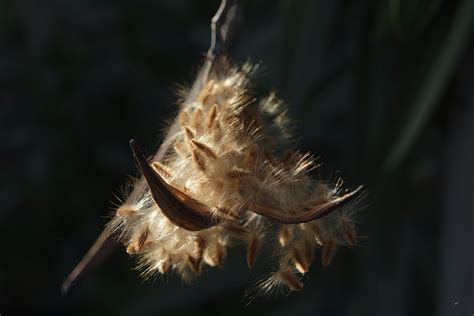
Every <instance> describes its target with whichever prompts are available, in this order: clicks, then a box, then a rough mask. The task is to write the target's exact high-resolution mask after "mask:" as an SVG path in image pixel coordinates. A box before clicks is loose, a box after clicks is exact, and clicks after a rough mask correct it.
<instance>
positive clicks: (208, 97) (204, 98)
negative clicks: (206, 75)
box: [197, 80, 215, 105]
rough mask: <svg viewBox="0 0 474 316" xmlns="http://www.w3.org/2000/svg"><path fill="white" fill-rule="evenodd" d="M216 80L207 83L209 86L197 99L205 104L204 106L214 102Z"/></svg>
mask: <svg viewBox="0 0 474 316" xmlns="http://www.w3.org/2000/svg"><path fill="white" fill-rule="evenodd" d="M214 85H215V84H214V80H211V81H209V82H208V83H207V85H206V86H205V87H204V88H203V89H202V91H201V93H200V94H199V96H198V97H197V99H198V100H199V101H201V102H202V103H203V105H209V104H211V101H214V99H215V97H214V93H213V91H212V90H214Z"/></svg>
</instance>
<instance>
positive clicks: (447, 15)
mask: <svg viewBox="0 0 474 316" xmlns="http://www.w3.org/2000/svg"><path fill="white" fill-rule="evenodd" d="M242 2H243V10H242V18H241V24H240V26H239V28H238V31H237V34H236V37H235V41H234V45H233V46H232V47H231V55H232V56H233V57H235V59H236V60H238V61H245V60H247V59H249V60H252V61H254V62H261V63H262V65H263V68H264V76H263V77H262V78H261V83H262V84H264V85H265V86H267V87H275V88H276V89H278V93H279V95H280V96H281V97H282V98H283V99H285V100H286V101H287V103H288V107H289V112H290V114H291V116H292V117H293V118H294V119H295V121H296V122H297V124H296V128H297V134H298V135H299V147H300V148H301V149H304V150H311V151H313V152H315V153H316V154H317V155H319V156H320V157H321V161H323V162H324V165H323V167H322V168H323V171H324V172H325V173H326V174H327V175H328V176H330V175H335V174H336V175H341V176H343V177H344V178H345V179H346V183H347V184H348V185H349V186H352V187H355V186H356V185H358V184H364V185H366V187H367V188H368V191H369V193H370V196H369V200H368V207H367V208H366V209H365V210H364V211H363V212H362V214H361V215H360V218H359V219H360V222H361V224H360V225H359V233H360V235H362V236H368V237H367V238H364V239H362V240H361V245H360V246H359V247H357V248H355V249H342V250H340V251H339V253H338V254H337V256H336V257H335V259H334V260H333V263H332V264H331V266H330V267H329V268H328V269H323V268H321V267H320V266H319V265H318V264H315V265H314V268H313V269H312V271H311V272H310V273H309V274H308V275H307V276H305V277H304V282H305V289H304V291H303V292H301V293H291V294H290V295H289V296H285V295H280V296H277V297H275V298H270V299H269V300H258V301H257V302H254V303H253V304H252V305H251V306H250V307H245V304H246V301H245V299H243V298H242V297H243V294H244V291H245V289H247V288H248V287H251V285H252V283H253V282H254V281H255V280H257V279H258V278H259V277H261V276H262V273H264V272H265V271H267V270H268V269H267V268H268V267H257V269H256V271H248V270H247V268H246V264H245V257H244V249H235V250H234V251H233V252H232V253H231V255H230V257H229V259H228V261H227V264H226V267H225V269H224V270H210V271H207V272H206V273H205V275H204V276H203V277H201V278H200V279H198V280H197V282H195V283H194V284H192V285H189V286H188V285H182V284H181V281H179V280H178V279H175V278H166V277H165V278H158V279H156V280H151V281H147V282H143V281H142V280H141V279H140V278H139V275H138V272H137V271H135V270H133V267H134V262H133V260H132V259H130V258H129V257H128V256H127V255H126V254H125V252H124V251H123V249H121V250H120V251H119V252H117V253H116V254H114V255H113V256H112V257H111V258H110V259H109V260H108V261H107V262H106V263H105V264H104V265H102V266H101V267H100V268H99V269H98V271H96V273H95V274H94V275H92V276H91V277H90V278H89V279H87V280H86V281H85V282H84V283H83V284H81V286H80V287H79V288H77V289H76V290H74V291H72V292H71V293H70V294H69V295H67V296H63V295H61V293H60V286H61V283H62V282H63V280H64V279H65V277H66V276H67V274H68V273H69V272H70V271H71V269H72V268H73V267H74V265H75V264H76V263H77V262H78V261H79V260H80V258H81V257H82V255H83V254H84V253H85V252H86V250H87V249H88V247H89V246H90V245H91V244H92V242H93V241H94V240H95V237H96V236H97V235H98V234H99V233H100V231H101V230H102V227H103V225H104V224H105V222H106V216H107V215H108V214H110V212H111V210H112V209H113V203H112V202H113V201H116V198H115V197H114V193H118V192H119V188H120V186H121V185H122V184H124V183H125V181H126V177H127V175H129V174H132V175H134V174H136V169H135V166H134V163H133V160H132V158H131V155H130V152H129V147H128V140H129V139H130V138H132V137H133V138H135V139H137V140H139V142H140V143H141V144H142V145H143V146H144V147H145V148H146V149H147V151H148V152H153V151H154V150H156V149H157V148H158V146H159V144H160V140H161V137H162V131H161V129H162V128H163V127H164V126H165V124H164V122H165V120H166V119H172V118H173V115H174V114H175V112H176V105H175V96H174V91H175V86H176V84H183V83H188V84H189V83H191V82H192V80H193V75H194V74H195V73H196V71H197V70H198V68H199V65H201V63H202V61H203V56H204V53H205V52H206V50H207V47H208V45H209V37H210V30H209V20H210V18H211V17H212V15H213V14H214V12H215V11H216V9H217V7H218V2H217V1H210V2H208V1H192V0H166V1H146V0H136V1H118V0H116V1H107V0H102V1H99V0H94V1H92V0H81V1H59V0H58V1H53V0H44V1H35V0H0V139H1V140H2V142H1V146H0V157H1V158H0V161H1V164H0V166H1V167H0V237H1V239H0V240H1V255H0V314H1V315H2V316H3V315H5V316H10V315H106V314H110V315H200V314H202V315H221V314H227V315H239V314H262V315H290V314H297V315H364V316H365V315H388V316H390V315H394V316H395V315H443V316H444V315H455V316H461V315H466V316H471V315H472V314H473V313H474V268H473V266H474V256H473V241H474V232H473V230H474V229H473V227H474V215H473V214H474V213H473V212H474V197H473V192H472V191H473V188H474V166H473V164H472V162H474V146H473V145H474V140H473V139H474V93H473V92H472V85H473V79H474V78H473V77H474V45H473V44H474V41H473V32H472V31H473V23H472V22H473V16H474V2H473V1H472V0H460V1H441V0H379V1H375V0H372V1H369V0H368V1H362V0H353V1H347V0H332V1H327V0H319V1H315V0H300V1H296V0H293V1H291V0H281V1H273V0H272V1H270V0H265V1H260V0H259V1H242Z"/></svg>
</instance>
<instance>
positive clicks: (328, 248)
mask: <svg viewBox="0 0 474 316" xmlns="http://www.w3.org/2000/svg"><path fill="white" fill-rule="evenodd" d="M336 249H337V244H336V242H335V241H334V239H333V238H332V237H330V238H329V239H328V240H325V241H324V245H323V252H322V253H321V263H322V265H323V266H324V267H327V266H328V265H329V264H330V263H331V260H332V257H333V256H334V253H335V252H336Z"/></svg>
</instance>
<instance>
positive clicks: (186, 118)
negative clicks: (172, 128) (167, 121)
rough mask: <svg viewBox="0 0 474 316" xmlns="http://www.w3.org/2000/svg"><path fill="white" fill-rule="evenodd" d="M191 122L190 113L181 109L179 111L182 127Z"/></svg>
mask: <svg viewBox="0 0 474 316" xmlns="http://www.w3.org/2000/svg"><path fill="white" fill-rule="evenodd" d="M188 124H189V113H188V111H186V110H183V111H181V113H179V125H181V126H182V127H185V126H186V125H188Z"/></svg>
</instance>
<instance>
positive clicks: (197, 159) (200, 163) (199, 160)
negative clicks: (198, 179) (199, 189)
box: [191, 148, 206, 172]
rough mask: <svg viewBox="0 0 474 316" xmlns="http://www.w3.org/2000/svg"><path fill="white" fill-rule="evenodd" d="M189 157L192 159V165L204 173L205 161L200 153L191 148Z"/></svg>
mask: <svg viewBox="0 0 474 316" xmlns="http://www.w3.org/2000/svg"><path fill="white" fill-rule="evenodd" d="M191 155H192V157H193V161H194V163H195V164H196V167H197V168H198V169H199V170H201V171H203V172H206V160H205V159H204V157H203V156H202V155H201V153H200V152H199V151H198V150H197V149H195V148H193V149H192V151H191Z"/></svg>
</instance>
